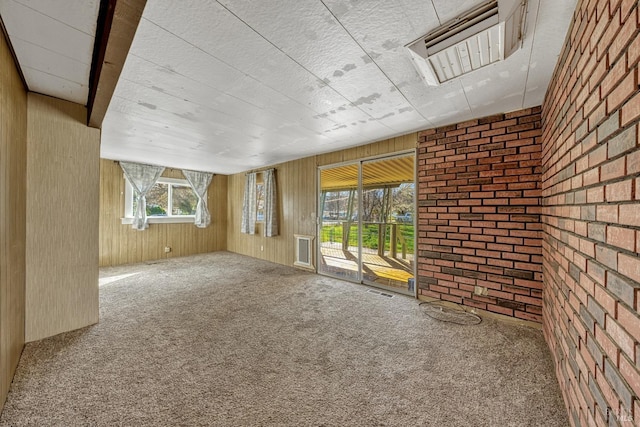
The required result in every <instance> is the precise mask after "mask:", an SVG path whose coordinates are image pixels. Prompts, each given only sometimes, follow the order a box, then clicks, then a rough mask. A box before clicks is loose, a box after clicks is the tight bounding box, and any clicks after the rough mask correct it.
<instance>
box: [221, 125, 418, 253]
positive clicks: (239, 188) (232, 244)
mask: <svg viewBox="0 0 640 427" xmlns="http://www.w3.org/2000/svg"><path fill="white" fill-rule="evenodd" d="M416 144H417V134H415V133H411V134H408V135H404V136H401V137H397V138H391V139H388V140H384V141H380V142H375V143H372V144H368V145H363V146H359V147H354V148H350V149H347V150H340V151H335V152H332V153H327V154H321V155H317V156H312V157H306V158H304V159H300V160H294V161H291V162H286V163H282V164H278V165H274V166H273V167H274V168H275V169H276V182H277V186H278V199H279V200H278V209H279V212H278V220H279V224H280V235H279V236H276V237H264V236H263V228H262V224H261V223H258V224H257V230H256V234H253V235H248V234H243V233H241V232H240V225H241V222H242V201H243V196H244V182H245V174H244V173H239V174H235V175H231V176H229V187H228V188H229V193H228V199H229V204H228V210H227V212H228V214H227V218H228V228H227V250H229V251H231V252H236V253H239V254H243V255H248V256H251V257H254V258H259V259H264V260H268V261H271V262H276V263H278V264H284V265H293V262H294V261H295V240H294V235H295V234H305V235H311V236H315V235H316V232H317V230H316V218H317V213H316V209H317V168H318V166H324V165H329V164H333V163H341V162H347V161H352V160H359V159H363V158H369V157H375V156H382V155H385V154H392V153H396V152H400V151H405V150H411V149H415V148H416ZM314 244H315V241H314Z"/></svg>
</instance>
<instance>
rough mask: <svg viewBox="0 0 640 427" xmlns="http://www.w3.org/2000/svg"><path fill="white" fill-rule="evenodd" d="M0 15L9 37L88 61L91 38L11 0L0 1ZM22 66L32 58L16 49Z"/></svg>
mask: <svg viewBox="0 0 640 427" xmlns="http://www.w3.org/2000/svg"><path fill="white" fill-rule="evenodd" d="M0 15H2V19H3V22H4V24H5V26H6V28H7V32H8V33H9V36H10V37H11V40H12V41H14V40H17V39H21V40H24V41H27V42H30V43H32V44H35V45H38V46H41V47H42V48H44V49H47V50H50V51H52V52H55V53H58V54H60V55H62V56H66V57H68V58H71V59H73V60H76V61H79V62H82V63H85V64H91V58H92V55H93V43H94V37H93V36H92V35H89V34H86V33H84V32H82V31H79V30H77V29H75V28H73V27H70V26H68V25H66V24H64V23H62V22H60V21H57V20H55V19H52V18H50V17H49V16H47V15H44V14H42V13H39V12H37V11H36V10H34V9H31V8H29V7H26V6H24V5H23V4H21V3H18V2H16V1H14V0H4V1H2V2H0ZM16 54H17V56H18V61H19V62H20V65H21V66H26V65H28V64H29V63H30V62H31V61H32V60H33V59H32V58H30V57H28V56H24V55H22V54H21V53H20V52H16Z"/></svg>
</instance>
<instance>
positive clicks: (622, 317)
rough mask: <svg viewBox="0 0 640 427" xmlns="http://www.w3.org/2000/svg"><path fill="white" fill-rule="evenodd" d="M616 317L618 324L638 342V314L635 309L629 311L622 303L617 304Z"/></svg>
mask: <svg viewBox="0 0 640 427" xmlns="http://www.w3.org/2000/svg"><path fill="white" fill-rule="evenodd" d="M617 311H618V313H617V319H618V322H619V323H620V325H621V326H622V327H623V328H624V329H625V331H627V332H628V333H629V334H630V335H631V336H633V337H634V338H635V339H636V341H638V342H640V314H638V312H637V311H635V310H634V311H633V312H632V311H631V310H629V309H627V308H626V307H625V306H624V305H622V304H618V307H617Z"/></svg>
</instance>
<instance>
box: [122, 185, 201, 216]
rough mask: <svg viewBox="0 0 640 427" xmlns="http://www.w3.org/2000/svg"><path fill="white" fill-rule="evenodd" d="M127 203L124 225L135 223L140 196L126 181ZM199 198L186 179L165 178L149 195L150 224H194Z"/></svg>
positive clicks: (148, 214) (148, 211)
mask: <svg viewBox="0 0 640 427" xmlns="http://www.w3.org/2000/svg"><path fill="white" fill-rule="evenodd" d="M125 183H126V184H125V199H124V200H125V203H124V218H122V223H123V224H131V223H132V222H133V214H134V212H135V210H136V208H137V206H138V196H137V195H135V193H134V191H133V188H132V187H131V184H129V181H128V180H127V179H125ZM197 204H198V196H197V195H196V193H195V192H194V191H193V189H192V188H191V185H189V183H188V182H187V180H186V179H175V178H164V177H161V178H160V179H159V180H158V182H157V183H156V184H155V185H154V186H153V187H152V188H151V190H149V192H148V193H147V212H146V213H147V218H148V221H149V223H151V224H153V223H160V222H186V223H189V222H193V221H194V219H195V213H196V205H197Z"/></svg>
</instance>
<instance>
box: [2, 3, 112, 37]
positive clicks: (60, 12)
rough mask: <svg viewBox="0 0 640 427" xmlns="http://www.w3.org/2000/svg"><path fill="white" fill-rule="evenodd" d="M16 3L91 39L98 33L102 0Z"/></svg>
mask: <svg viewBox="0 0 640 427" xmlns="http://www.w3.org/2000/svg"><path fill="white" fill-rule="evenodd" d="M3 1H6V0H3ZM15 1H16V2H17V3H20V4H22V5H24V6H26V7H28V8H32V9H36V10H37V11H38V12H40V13H41V14H43V15H46V16H48V17H50V18H52V19H55V20H56V21H60V22H62V23H64V24H66V25H68V26H70V27H72V28H75V29H76V30H78V31H82V32H83V33H85V34H87V35H90V36H91V37H93V36H94V35H95V33H96V26H97V21H98V11H99V7H100V0H64V4H62V2H61V1H60V0H55V1H51V0H15Z"/></svg>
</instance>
